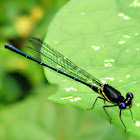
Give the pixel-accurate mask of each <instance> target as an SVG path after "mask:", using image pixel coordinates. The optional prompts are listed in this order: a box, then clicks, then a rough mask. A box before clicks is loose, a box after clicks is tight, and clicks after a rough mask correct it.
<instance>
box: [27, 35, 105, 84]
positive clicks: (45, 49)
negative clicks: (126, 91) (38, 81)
mask: <svg viewBox="0 0 140 140" xmlns="http://www.w3.org/2000/svg"><path fill="white" fill-rule="evenodd" d="M28 42H29V46H26V47H27V49H28V51H29V53H30V55H31V56H33V57H35V58H36V59H38V60H39V61H41V62H42V63H45V64H47V65H49V66H51V67H53V68H55V69H58V70H60V71H62V72H64V73H67V74H68V75H71V76H73V77H75V78H78V79H79V80H82V81H84V82H86V83H89V84H91V85H92V84H94V83H95V84H97V85H99V86H101V85H102V82H101V81H99V80H98V79H96V78H95V77H94V76H92V75H91V74H89V73H88V72H86V71H85V70H83V69H82V68H80V67H78V66H77V65H75V64H74V63H73V62H72V61H70V60H69V59H68V58H66V57H65V56H63V55H62V54H61V53H59V52H58V51H56V50H55V49H53V48H52V47H50V46H49V45H48V44H47V43H45V42H44V41H41V40H40V39H39V38H35V37H33V38H31V39H29V40H28Z"/></svg>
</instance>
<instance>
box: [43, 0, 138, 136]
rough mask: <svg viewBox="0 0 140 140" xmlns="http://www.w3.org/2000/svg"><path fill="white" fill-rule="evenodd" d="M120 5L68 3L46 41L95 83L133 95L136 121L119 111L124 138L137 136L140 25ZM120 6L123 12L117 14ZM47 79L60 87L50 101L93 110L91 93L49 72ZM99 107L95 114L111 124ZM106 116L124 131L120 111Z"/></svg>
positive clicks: (112, 110)
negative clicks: (96, 79) (127, 135)
mask: <svg viewBox="0 0 140 140" xmlns="http://www.w3.org/2000/svg"><path fill="white" fill-rule="evenodd" d="M121 2H122V1H116V2H115V1H114V0H108V1H105V0H94V1H90V0H87V1H85V0H80V1H78V0H72V1H70V2H69V3H67V4H66V5H65V6H64V7H63V8H62V9H61V10H60V11H59V12H58V13H57V15H56V17H55V18H54V20H53V21H52V23H51V24H50V27H49V29H48V33H47V36H46V39H45V41H46V42H47V43H48V44H50V45H51V46H53V47H54V48H55V49H57V50H58V51H59V52H61V53H62V54H63V55H65V56H67V57H68V58H69V59H70V60H72V61H73V62H74V63H75V64H77V65H78V66H80V67H82V68H83V69H85V70H86V71H88V72H89V73H91V74H93V75H94V76H95V77H96V78H98V79H100V80H103V81H106V82H107V83H109V84H110V85H112V86H113V87H115V88H116V89H118V90H119V91H120V92H121V93H122V95H123V96H124V97H125V96H126V93H127V92H132V93H133V94H134V102H133V103H134V104H133V107H132V112H133V116H134V119H135V120H136V122H134V121H132V119H131V114H130V112H129V110H125V111H122V119H123V121H124V123H125V125H126V127H127V132H128V133H131V134H133V135H136V136H140V127H139V125H140V118H139V117H140V111H139V104H140V102H139V101H140V94H139V86H140V61H139V60H140V55H139V50H140V47H139V46H140V42H139V38H140V37H139V34H140V30H139V28H140V24H139V22H138V21H137V20H134V19H133V14H132V13H133V11H134V10H135V9H134V8H132V7H131V6H130V4H129V5H126V4H125V3H124V2H122V3H121ZM132 2H133V1H132ZM123 6H124V7H125V9H126V10H125V13H123V12H122V11H121V10H119V9H121V7H123ZM137 10H138V9H137ZM123 11H124V10H123ZM138 11H139V12H140V9H139V10H138ZM130 13H131V17H129V16H128V15H130ZM127 14H128V15H127ZM138 16H139V15H137V18H138ZM135 18H136V17H135ZM45 74H46V77H47V79H48V80H49V81H50V82H51V83H56V84H58V85H59V89H58V91H57V93H56V94H54V95H52V96H50V97H49V100H51V101H54V102H57V103H62V104H71V105H74V106H77V107H80V108H83V109H88V108H91V107H92V105H93V103H94V101H95V99H96V98H97V96H98V94H96V93H95V92H93V91H92V90H91V89H90V88H88V87H87V86H85V85H82V84H81V83H78V82H75V81H73V80H71V79H69V78H66V77H65V76H60V75H59V74H57V73H55V72H52V71H49V70H48V69H45ZM106 104H109V103H106ZM103 105H104V103H103V101H99V100H98V102H97V103H96V105H95V108H94V109H93V112H95V113H96V114H98V115H100V116H101V117H102V118H104V119H106V120H108V121H110V120H109V118H108V116H107V115H106V114H105V112H104V110H103V108H102V107H103ZM108 113H109V114H110V116H111V117H112V119H113V120H112V124H114V125H116V126H118V127H119V128H121V129H123V130H124V127H123V125H122V123H121V121H120V118H119V109H118V107H114V108H108Z"/></svg>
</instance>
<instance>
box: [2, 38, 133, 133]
mask: <svg viewBox="0 0 140 140" xmlns="http://www.w3.org/2000/svg"><path fill="white" fill-rule="evenodd" d="M28 42H29V45H28V46H26V47H27V49H28V50H29V51H30V55H28V54H26V53H24V52H22V51H20V50H19V49H17V48H15V47H14V46H12V45H9V44H5V48H7V49H9V50H11V51H13V52H16V53H18V54H20V55H23V56H24V57H26V58H28V59H31V60H33V61H35V62H37V63H39V64H40V65H42V66H45V67H48V68H50V69H52V70H54V71H56V72H58V73H60V74H63V75H65V76H67V77H69V78H71V79H74V80H75V81H78V82H80V83H82V84H85V85H87V86H88V87H90V88H91V89H92V90H93V91H95V92H97V93H99V94H100V96H98V97H97V98H96V100H95V101H94V103H93V106H92V107H91V108H89V109H93V108H94V105H95V103H96V101H97V99H102V100H104V101H107V102H110V103H112V105H104V106H103V109H104V111H105V112H106V114H107V115H108V117H109V118H110V123H111V120H112V118H111V117H110V115H109V114H108V112H107V111H106V108H108V107H115V106H118V107H119V109H120V113H119V117H120V120H121V122H122V124H123V126H124V128H125V131H126V126H125V124H124V122H123V120H122V118H121V112H122V110H124V109H129V110H130V112H131V116H132V119H133V114H132V111H131V109H130V108H131V107H132V99H133V94H132V93H130V92H128V93H127V94H126V98H124V97H123V96H122V95H121V93H120V92H119V91H118V90H116V89H115V88H113V87H112V86H110V85H108V84H103V83H102V82H101V81H100V80H98V79H97V78H95V77H94V76H92V75H91V74H89V73H88V72H86V71H85V70H83V69H82V68H80V67H78V66H77V65H75V64H74V63H73V62H72V61H70V60H69V59H68V58H66V57H65V56H63V55H62V54H61V53H59V52H58V51H56V50H55V49H53V48H52V47H51V46H49V45H48V44H47V43H45V42H43V41H41V40H40V39H39V38H36V37H32V38H31V39H29V40H28ZM90 81H92V82H93V83H96V84H97V85H98V86H99V87H100V88H99V87H97V86H95V85H93V84H91V83H90ZM89 109H88V110H89Z"/></svg>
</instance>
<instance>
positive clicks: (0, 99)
mask: <svg viewBox="0 0 140 140" xmlns="http://www.w3.org/2000/svg"><path fill="white" fill-rule="evenodd" d="M67 2H68V0H38V1H35V0H30V1H27V0H7V1H4V0H0V46H1V47H0V140H47V139H48V140H71V139H80V140H81V139H82V140H86V139H87V140H90V139H95V140H101V139H103V140H108V139H116V140H117V139H123V140H125V139H127V140H128V139H130V140H135V139H137V138H135V137H134V136H131V135H128V134H126V133H124V132H123V131H121V130H119V129H118V128H116V127H115V126H113V125H110V124H109V122H107V121H105V120H103V119H102V118H100V117H99V116H97V115H95V114H94V113H93V112H89V111H86V110H82V109H79V108H76V107H73V106H70V105H61V104H57V103H53V102H50V101H47V98H48V96H49V95H52V94H54V93H55V92H56V91H57V89H58V85H55V84H50V83H49V81H48V80H47V79H46V78H45V76H44V71H43V68H42V67H41V66H39V65H38V64H36V63H34V62H31V61H29V60H27V59H25V58H24V57H22V56H19V55H17V54H15V53H12V52H10V51H8V50H6V49H4V44H5V43H10V44H13V45H14V46H16V47H17V48H20V49H22V46H23V45H24V41H25V39H26V38H28V37H30V36H36V37H40V38H41V39H43V38H44V36H45V34H46V33H47V28H48V27H49V24H50V23H51V21H52V19H53V18H54V16H55V15H56V13H57V12H58V11H59V10H60V9H61V8H62V7H63V6H64V5H65V4H67Z"/></svg>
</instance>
